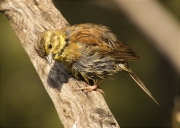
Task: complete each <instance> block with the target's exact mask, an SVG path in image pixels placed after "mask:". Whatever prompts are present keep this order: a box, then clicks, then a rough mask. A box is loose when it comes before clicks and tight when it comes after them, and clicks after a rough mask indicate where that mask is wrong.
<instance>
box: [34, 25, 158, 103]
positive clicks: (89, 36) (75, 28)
mask: <svg viewBox="0 0 180 128" xmlns="http://www.w3.org/2000/svg"><path fill="white" fill-rule="evenodd" d="M37 46H38V47H37V50H38V51H40V55H41V56H43V57H46V59H47V61H48V62H49V63H51V62H52V60H55V61H57V62H60V63H63V64H64V66H65V67H66V68H67V69H68V70H69V71H70V72H71V73H72V74H73V75H74V77H75V78H77V79H83V80H84V81H85V82H86V83H87V84H88V86H86V87H81V88H79V90H86V91H87V92H91V91H93V90H97V89H98V88H99V85H100V83H101V82H102V81H103V80H105V79H108V78H110V76H112V75H114V74H115V73H117V72H118V71H125V72H127V73H128V74H129V75H130V76H131V77H132V79H133V80H134V81H135V82H136V83H137V84H138V85H139V86H140V87H141V88H142V89H143V90H144V91H145V93H146V94H147V95H148V96H149V97H150V98H151V99H152V100H154V102H155V103H156V104H158V102H157V101H156V100H155V98H154V97H153V96H152V94H151V93H150V91H149V90H148V89H147V88H146V86H145V85H144V83H143V82H142V81H141V80H140V79H139V78H138V76H137V75H136V74H135V73H134V72H133V71H132V70H131V68H130V67H129V66H128V62H129V61H135V60H139V59H140V57H139V56H138V55H136V53H135V52H134V51H133V50H132V49H131V48H130V47H129V46H128V45H126V44H124V43H122V42H121V41H119V40H118V39H117V37H116V35H115V34H113V32H112V31H111V30H110V29H109V28H108V27H106V26H103V25H101V24H93V23H84V24H76V25H72V26H71V25H68V26H66V27H65V28H62V29H55V30H46V31H44V32H42V33H41V34H40V37H39V40H38V45H37ZM158 105H159V104H158Z"/></svg>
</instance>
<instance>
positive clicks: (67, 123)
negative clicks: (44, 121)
mask: <svg viewBox="0 0 180 128" xmlns="http://www.w3.org/2000/svg"><path fill="white" fill-rule="evenodd" d="M0 11H1V12H2V13H4V14H5V15H6V16H7V17H8V19H9V22H10V24H11V26H12V28H13V30H14V32H15V33H16V35H17V37H18V39H19V40H20V43H21V44H22V46H23V48H24V50H25V51H26V53H27V54H28V56H29V58H30V60H31V62H32V64H33V65H34V67H35V69H36V71H37V73H38V75H39V77H40V79H41V81H42V83H43V85H44V87H45V89H46V91H47V92H48V94H49V96H50V98H51V99H52V101H53V103H54V106H55V108H56V110H57V113H58V115H59V118H60V120H61V122H62V124H63V125H64V127H65V128H72V127H73V126H74V127H78V128H88V127H89V128H102V127H103V128H105V127H108V128H111V127H113V128H119V125H118V123H117V121H116V120H115V118H114V116H113V115H112V113H111V112H110V110H109V108H108V106H107V104H106V102H105V100H104V97H103V96H102V94H100V93H99V92H95V91H93V92H91V93H88V94H86V93H85V92H82V91H76V89H77V88H79V87H82V86H84V85H83V84H82V82H81V81H78V80H76V79H74V78H73V76H72V75H71V73H69V72H68V71H67V70H65V69H64V67H63V65H61V64H60V63H57V62H54V63H52V64H51V65H49V64H48V63H47V61H46V60H45V59H44V58H41V57H40V56H38V54H37V52H36V50H35V46H36V43H37V40H38V35H39V34H40V33H41V32H43V31H45V30H47V29H61V28H63V27H65V26H66V25H68V22H67V21H66V20H65V19H64V17H63V16H62V15H61V13H60V12H59V11H58V10H57V9H56V8H55V6H54V5H53V3H52V0H0Z"/></svg>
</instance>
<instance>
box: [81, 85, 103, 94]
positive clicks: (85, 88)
mask: <svg viewBox="0 0 180 128" xmlns="http://www.w3.org/2000/svg"><path fill="white" fill-rule="evenodd" d="M78 90H85V91H86V92H91V91H98V92H100V93H101V94H103V95H104V92H103V91H102V90H101V89H100V88H98V86H97V85H93V86H89V85H88V87H81V88H78Z"/></svg>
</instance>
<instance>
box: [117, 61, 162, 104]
mask: <svg viewBox="0 0 180 128" xmlns="http://www.w3.org/2000/svg"><path fill="white" fill-rule="evenodd" d="M119 66H120V67H121V68H122V69H123V70H125V71H126V72H127V73H128V74H129V75H130V76H131V77H132V78H133V80H134V81H135V82H136V83H137V84H138V85H139V87H141V88H142V89H143V90H144V91H145V92H146V94H147V95H148V96H149V97H151V99H152V100H154V102H156V104H157V105H158V106H159V103H158V102H157V101H156V100H155V98H154V97H153V96H152V94H151V93H150V92H149V90H148V89H147V88H146V86H145V85H144V84H143V82H142V81H141V80H140V79H139V78H138V76H137V75H136V74H135V73H134V72H133V71H132V70H131V69H130V68H129V67H128V66H127V64H119Z"/></svg>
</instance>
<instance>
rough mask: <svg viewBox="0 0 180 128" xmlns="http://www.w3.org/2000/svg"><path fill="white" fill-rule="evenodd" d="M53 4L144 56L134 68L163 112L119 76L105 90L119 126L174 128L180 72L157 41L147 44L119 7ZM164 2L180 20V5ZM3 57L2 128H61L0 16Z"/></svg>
mask: <svg viewBox="0 0 180 128" xmlns="http://www.w3.org/2000/svg"><path fill="white" fill-rule="evenodd" d="M54 2H55V5H56V7H57V8H58V9H59V10H60V11H61V13H62V14H63V16H64V17H65V18H66V19H67V21H68V22H69V23H70V24H78V23H87V22H89V23H96V24H103V25H106V26H108V27H110V28H111V29H112V31H113V32H114V33H115V34H116V35H117V37H118V39H119V40H121V41H122V42H124V43H126V44H127V45H129V46H131V47H132V49H133V50H134V51H136V52H137V53H138V55H139V56H141V58H142V59H141V60H140V61H136V62H130V66H131V68H132V69H133V70H134V71H135V72H136V73H137V75H138V76H139V77H140V78H141V79H142V81H143V82H144V83H145V85H146V86H147V88H148V89H149V90H150V92H151V93H152V94H153V95H154V97H155V98H156V99H157V101H158V102H159V104H160V106H159V107H158V106H157V105H156V104H155V103H154V102H153V101H152V100H151V99H150V98H149V97H148V96H147V95H146V94H145V93H144V92H143V91H142V90H141V89H140V88H139V87H138V85H137V84H136V83H135V82H134V81H133V80H132V79H131V78H130V76H128V74H126V73H125V72H119V73H118V74H117V75H115V76H114V79H115V80H113V81H112V80H106V81H104V82H103V83H102V84H101V88H102V90H104V92H105V99H106V101H107V104H108V105H109V107H110V109H111V111H112V113H113V114H114V116H115V118H116V119H117V121H118V123H119V124H120V126H121V127H170V126H171V114H172V108H173V100H174V98H175V97H176V96H177V95H178V93H179V92H178V89H179V77H178V72H177V71H176V70H175V68H174V67H173V65H171V62H169V60H168V58H166V57H165V56H163V55H162V54H161V53H160V52H159V51H158V49H156V48H155V47H154V46H153V45H152V40H150V39H148V38H146V36H145V35H144V34H143V33H142V32H140V31H139V30H138V27H136V26H134V25H133V24H132V23H131V21H129V20H128V18H127V17H126V15H124V14H123V13H122V12H120V11H119V10H118V8H117V7H116V5H113V6H114V7H113V9H107V8H103V7H100V6H98V4H97V3H96V1H84V2H83V1H75V2H73V1H57V0H56V1H54ZM100 2H102V3H103V2H104V1H103V0H102V1H100ZM160 2H161V4H162V5H163V6H164V7H165V8H166V9H167V10H168V11H169V12H170V13H172V15H173V16H174V17H175V18H176V19H177V20H179V18H180V17H179V16H180V15H179V14H180V9H179V1H178V0H168V1H167V0H163V1H160ZM157 22H159V23H161V20H160V21H157ZM177 42H178V40H177ZM0 55H1V58H0V61H1V63H0V64H1V65H0V67H1V79H0V80H1V81H0V84H1V86H0V87H1V88H0V91H1V92H0V97H1V100H0V103H1V108H0V112H1V127H43V128H44V127H51V128H52V127H60V126H61V127H62V125H61V123H60V121H59V118H58V115H57V113H56V111H55V108H54V106H53V103H52V101H51V100H50V98H49V96H48V94H47V93H46V91H45V89H44V87H43V85H42V83H41V81H40V79H39V77H38V75H37V73H36V72H35V70H34V67H33V66H32V64H31V62H30V60H29V58H28V56H27V54H26V53H25V52H24V50H23V48H22V46H21V45H20V43H19V41H18V39H17V37H16V36H15V34H14V32H13V31H12V28H11V26H10V24H9V22H8V20H7V18H6V17H5V16H4V15H3V14H0Z"/></svg>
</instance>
